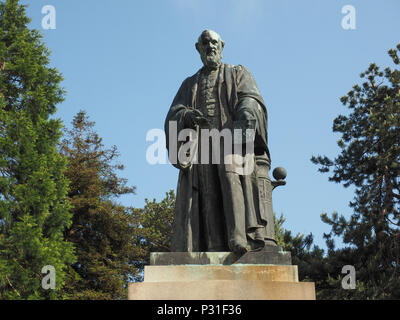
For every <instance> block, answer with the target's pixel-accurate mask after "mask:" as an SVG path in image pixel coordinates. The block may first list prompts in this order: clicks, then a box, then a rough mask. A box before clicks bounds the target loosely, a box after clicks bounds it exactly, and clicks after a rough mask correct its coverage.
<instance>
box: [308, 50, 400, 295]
mask: <svg viewBox="0 0 400 320" xmlns="http://www.w3.org/2000/svg"><path fill="white" fill-rule="evenodd" d="M399 51H400V44H399V45H397V49H392V50H389V55H390V56H391V57H392V60H393V62H394V65H395V67H394V68H390V67H387V68H385V69H384V70H381V69H380V68H379V67H378V66H377V65H376V64H374V63H372V64H370V66H369V68H368V70H366V71H365V72H364V73H362V74H361V75H360V76H361V78H363V79H365V80H364V82H363V83H362V84H361V85H355V86H354V87H353V89H352V90H351V91H349V93H348V94H347V95H345V96H344V97H342V98H341V102H342V103H343V104H344V105H345V106H347V107H348V108H349V114H348V115H347V116H345V115H339V116H338V117H337V118H336V119H335V120H334V123H333V131H334V132H338V133H340V134H341V139H339V141H338V145H339V147H340V148H341V154H340V155H339V156H338V157H337V158H335V159H334V160H331V159H329V158H328V157H326V156H324V157H322V156H318V157H313V158H312V161H313V162H314V163H315V164H319V165H320V166H321V167H320V169H319V171H321V172H329V171H330V170H332V171H333V175H332V176H331V177H330V178H329V180H330V181H334V182H337V183H343V184H344V186H345V187H348V186H350V185H352V186H354V187H355V198H354V200H353V201H352V202H351V203H350V206H351V207H352V208H353V209H354V213H353V214H352V216H351V217H350V219H349V220H346V219H345V218H344V217H343V216H341V217H339V216H338V215H337V214H333V216H332V217H328V216H327V215H326V214H324V215H322V219H323V221H324V222H326V223H328V224H330V225H331V227H332V231H331V233H330V234H327V235H325V237H326V239H327V244H328V247H329V259H330V263H331V264H332V265H333V266H336V271H335V273H336V274H340V272H341V268H342V267H343V266H344V265H352V266H354V267H355V270H356V277H357V280H358V282H357V288H356V289H355V290H343V289H341V284H340V281H341V277H338V278H332V279H330V280H331V281H330V283H331V288H332V289H334V291H332V292H333V296H334V297H336V298H349V299H351V298H356V299H390V298H396V299H399V298H400V265H399V263H400V229H399V228H400V212H399V209H400V206H399V204H400V185H399V183H400V180H399V177H400V145H399V142H400V71H399V69H398V68H396V65H398V64H399V62H400V61H399V57H398V53H399ZM333 236H340V237H343V242H344V243H345V244H346V245H347V246H346V247H345V248H343V249H340V250H335V246H334V242H333Z"/></svg>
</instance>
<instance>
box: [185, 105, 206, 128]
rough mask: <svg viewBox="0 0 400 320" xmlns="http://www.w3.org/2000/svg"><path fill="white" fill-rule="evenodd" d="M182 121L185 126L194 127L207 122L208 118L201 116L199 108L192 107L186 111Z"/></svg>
mask: <svg viewBox="0 0 400 320" xmlns="http://www.w3.org/2000/svg"><path fill="white" fill-rule="evenodd" d="M184 122H185V127H187V128H194V127H195V126H196V125H202V124H207V123H208V120H207V118H205V117H204V116H203V113H202V112H201V111H200V110H197V109H192V110H188V111H186V113H185V118H184Z"/></svg>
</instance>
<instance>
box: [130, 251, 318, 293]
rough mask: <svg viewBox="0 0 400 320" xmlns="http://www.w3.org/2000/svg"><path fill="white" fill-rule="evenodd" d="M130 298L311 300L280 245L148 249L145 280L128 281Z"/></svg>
mask: <svg viewBox="0 0 400 320" xmlns="http://www.w3.org/2000/svg"><path fill="white" fill-rule="evenodd" d="M128 299H129V300H315V286H314V283H311V282H299V280H298V270H297V266H293V265H291V257H290V253H288V252H283V251H282V250H281V249H280V248H279V247H272V248H267V249H266V250H265V251H260V252H249V253H246V254H245V255H243V256H241V257H237V256H235V255H234V254H233V253H231V252H171V253H152V254H151V256H150V266H146V267H145V271H144V282H142V283H132V284H130V285H129V293H128Z"/></svg>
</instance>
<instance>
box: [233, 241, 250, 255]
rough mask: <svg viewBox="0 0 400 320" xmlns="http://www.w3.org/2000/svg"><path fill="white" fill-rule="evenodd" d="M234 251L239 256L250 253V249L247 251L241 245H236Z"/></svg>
mask: <svg viewBox="0 0 400 320" xmlns="http://www.w3.org/2000/svg"><path fill="white" fill-rule="evenodd" d="M232 251H233V253H234V254H236V255H238V256H243V255H244V254H246V253H247V252H249V249H247V248H246V247H244V246H242V245H240V244H235V245H234V246H233V248H232Z"/></svg>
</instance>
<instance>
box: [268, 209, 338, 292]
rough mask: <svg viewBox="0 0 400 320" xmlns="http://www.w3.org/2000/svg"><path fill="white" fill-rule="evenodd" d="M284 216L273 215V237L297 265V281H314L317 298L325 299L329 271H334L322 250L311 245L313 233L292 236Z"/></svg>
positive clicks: (328, 286) (328, 284) (328, 283)
mask: <svg viewBox="0 0 400 320" xmlns="http://www.w3.org/2000/svg"><path fill="white" fill-rule="evenodd" d="M284 222H285V218H284V216H283V215H281V216H280V217H279V219H277V218H276V217H275V238H276V240H277V242H278V245H279V246H281V247H282V249H283V250H284V251H289V252H290V253H291V256H292V264H293V265H296V266H298V272H299V281H307V282H314V283H315V290H316V296H317V299H325V297H326V292H325V291H326V289H331V287H330V282H329V279H330V273H332V272H335V270H334V268H332V266H331V264H330V262H329V260H328V258H327V257H326V255H325V254H324V250H323V249H321V248H319V247H318V246H316V245H313V242H314V239H313V235H312V234H311V233H310V234H308V235H304V234H301V233H298V234H297V235H295V236H293V235H292V232H291V231H289V230H287V229H285V228H284V226H283V225H284Z"/></svg>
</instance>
